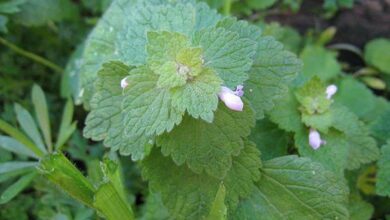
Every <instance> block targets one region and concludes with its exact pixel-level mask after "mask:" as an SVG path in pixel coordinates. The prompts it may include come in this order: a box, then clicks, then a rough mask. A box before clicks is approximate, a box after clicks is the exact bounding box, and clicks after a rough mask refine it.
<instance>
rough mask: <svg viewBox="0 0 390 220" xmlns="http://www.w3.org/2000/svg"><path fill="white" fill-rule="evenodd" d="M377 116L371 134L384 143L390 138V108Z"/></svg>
mask: <svg viewBox="0 0 390 220" xmlns="http://www.w3.org/2000/svg"><path fill="white" fill-rule="evenodd" d="M377 116H378V118H377V119H376V120H375V121H373V122H372V124H371V133H372V135H373V136H374V137H376V138H378V139H379V140H380V141H381V142H382V143H384V142H386V140H387V139H389V138H390V108H388V109H387V110H386V111H384V112H382V113H381V114H378V115H377Z"/></svg>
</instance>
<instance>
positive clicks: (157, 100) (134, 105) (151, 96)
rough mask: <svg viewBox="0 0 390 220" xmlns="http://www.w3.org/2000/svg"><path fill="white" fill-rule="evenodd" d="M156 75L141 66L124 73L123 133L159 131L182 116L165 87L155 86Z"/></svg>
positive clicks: (167, 129) (159, 132) (162, 130)
mask: <svg viewBox="0 0 390 220" xmlns="http://www.w3.org/2000/svg"><path fill="white" fill-rule="evenodd" d="M157 77H158V76H157V75H155V74H153V72H151V70H150V69H149V68H147V67H145V66H142V67H138V68H137V69H134V70H132V71H131V72H130V75H129V76H128V77H127V80H128V82H129V85H128V86H127V87H126V89H125V90H124V98H123V102H122V107H123V112H124V126H125V134H126V135H127V136H139V135H146V136H154V135H159V134H162V133H163V132H165V131H170V130H172V129H173V127H174V126H175V125H176V124H179V123H180V121H181V120H182V113H180V112H179V111H177V110H176V109H175V108H172V107H171V106H172V102H171V95H170V93H169V91H168V90H166V89H163V88H158V87H157V86H156V83H157Z"/></svg>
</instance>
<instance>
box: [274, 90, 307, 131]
mask: <svg viewBox="0 0 390 220" xmlns="http://www.w3.org/2000/svg"><path fill="white" fill-rule="evenodd" d="M298 109H299V103H298V101H297V100H296V98H295V96H294V94H293V92H292V90H290V91H288V92H287V93H286V94H285V95H284V96H283V97H281V98H279V99H277V100H276V101H275V107H274V108H273V109H272V111H270V113H269V114H270V120H271V121H272V122H274V123H275V124H277V125H278V126H279V127H280V128H281V129H284V130H286V131H298V130H299V129H300V128H301V126H302V123H301V113H300V112H299V110H298Z"/></svg>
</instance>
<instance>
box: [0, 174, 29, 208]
mask: <svg viewBox="0 0 390 220" xmlns="http://www.w3.org/2000/svg"><path fill="white" fill-rule="evenodd" d="M36 174H37V173H36V172H33V173H30V174H27V175H25V176H23V177H21V178H20V179H19V180H18V181H16V182H15V183H13V184H12V185H11V186H9V187H8V188H7V189H6V190H5V191H3V193H2V194H1V196H0V204H5V203H7V202H9V201H10V200H11V199H13V198H14V197H15V196H17V195H18V194H19V193H20V192H21V191H22V190H23V189H25V188H26V187H27V186H28V185H29V184H30V183H31V181H32V180H33V179H34V178H35V176H36Z"/></svg>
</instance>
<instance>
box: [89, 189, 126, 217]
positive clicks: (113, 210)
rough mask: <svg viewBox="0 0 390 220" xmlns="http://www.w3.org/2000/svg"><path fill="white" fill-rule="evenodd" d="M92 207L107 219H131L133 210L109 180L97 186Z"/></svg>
mask: <svg viewBox="0 0 390 220" xmlns="http://www.w3.org/2000/svg"><path fill="white" fill-rule="evenodd" d="M93 205H94V207H95V208H96V209H97V210H98V211H99V212H101V213H102V214H103V215H104V216H105V217H106V218H107V219H108V220H116V219H123V220H133V219H134V216H133V211H132V210H131V208H130V206H129V205H128V204H127V203H126V202H125V201H124V200H123V198H122V197H121V196H120V195H119V194H118V192H117V191H116V188H115V187H114V185H113V184H112V183H110V182H108V183H103V184H101V185H100V186H99V188H98V189H97V191H96V192H95V196H94V203H93Z"/></svg>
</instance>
